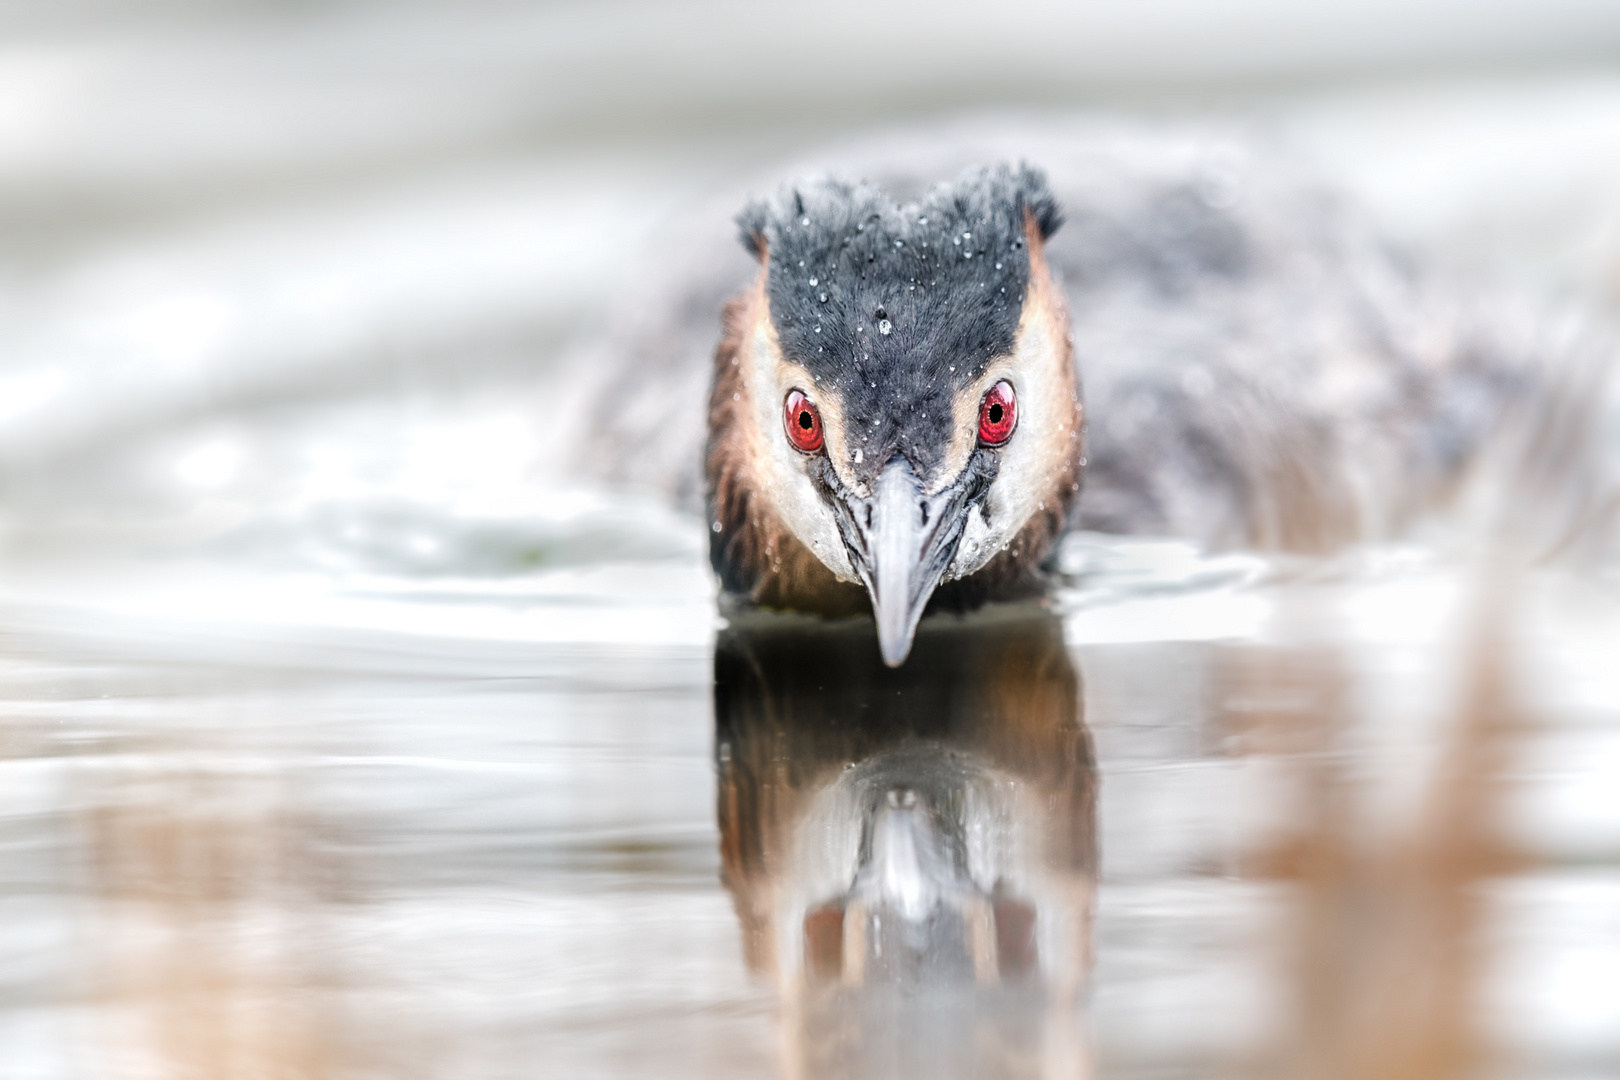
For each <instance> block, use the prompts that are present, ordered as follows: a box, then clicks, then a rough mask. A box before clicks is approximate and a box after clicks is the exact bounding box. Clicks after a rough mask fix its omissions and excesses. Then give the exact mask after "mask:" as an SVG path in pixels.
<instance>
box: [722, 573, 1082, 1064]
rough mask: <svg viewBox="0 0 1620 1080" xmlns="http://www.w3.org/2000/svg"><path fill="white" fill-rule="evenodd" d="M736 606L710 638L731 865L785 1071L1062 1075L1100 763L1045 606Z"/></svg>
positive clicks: (1070, 1037)
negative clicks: (909, 626) (898, 648)
mask: <svg viewBox="0 0 1620 1080" xmlns="http://www.w3.org/2000/svg"><path fill="white" fill-rule="evenodd" d="M868 635H869V631H863V630H862V629H861V627H860V626H859V625H858V624H850V623H848V622H814V621H810V620H805V619H800V618H792V617H783V616H773V615H769V614H758V615H753V616H749V617H747V618H742V619H738V620H734V621H733V624H732V626H731V627H730V628H728V629H727V630H725V631H723V632H722V633H721V635H720V639H719V642H718V644H717V648H716V659H715V716H716V720H715V726H716V755H717V758H718V768H719V817H720V830H721V850H722V854H723V862H724V876H725V881H726V885H727V888H728V889H729V890H730V891H731V893H732V897H733V900H734V901H735V904H736V908H737V913H738V917H739V920H740V922H741V924H742V929H743V939H744V943H745V948H746V952H747V955H748V958H749V962H750V966H751V967H752V968H754V970H756V971H757V972H759V973H761V974H763V975H768V976H770V977H772V978H773V980H774V981H775V982H776V984H777V986H778V987H779V988H780V989H781V991H782V993H783V997H784V1000H785V1001H786V1002H787V1003H788V1006H789V1010H790V1016H789V1018H788V1022H787V1025H786V1027H787V1029H788V1032H789V1051H790V1052H789V1057H790V1060H791V1062H792V1063H793V1070H792V1071H793V1072H794V1073H796V1074H806V1075H814V1076H867V1075H873V1076H879V1075H881V1076H890V1075H908V1076H909V1075H935V1076H953V1075H956V1076H1039V1075H1073V1074H1074V1073H1075V1071H1076V1070H1075V1068H1074V1066H1075V1064H1076V1061H1077V1056H1078V1055H1079V1042H1078V1037H1077V1036H1076V1035H1075V1034H1074V1032H1073V1030H1072V1027H1073V1024H1074V1023H1075V1019H1076V1018H1075V1016H1074V1009H1073V1007H1072V1006H1073V1004H1074V1001H1075V995H1076V992H1077V990H1078V989H1079V987H1080V986H1081V985H1082V984H1083V982H1084V980H1085V977H1086V972H1087V969H1088V964H1089V959H1088V958H1089V925H1090V917H1091V905H1092V896H1093V889H1094V880H1095V877H1094V875H1095V839H1094V830H1095V797H1096V794H1095V781H1094V777H1095V772H1094V765H1093V761H1092V755H1091V750H1090V742H1089V738H1088V736H1087V734H1086V731H1085V728H1084V726H1083V725H1082V723H1081V718H1080V694H1079V680H1078V677H1077V675H1076V673H1075V670H1074V667H1073V666H1072V664H1071V662H1070V660H1069V658H1068V654H1067V653H1066V651H1065V650H1064V646H1063V637H1062V628H1061V626H1060V624H1059V622H1058V620H1057V619H1056V617H1054V616H1053V615H1051V614H1050V613H1048V612H1046V611H1044V610H1042V609H1040V608H1037V607H1033V606H1030V605H1009V606H1007V607H1005V608H1002V609H1000V610H998V611H996V612H994V613H987V614H986V615H982V616H979V617H977V618H975V619H972V620H968V621H966V622H961V621H956V620H952V621H949V622H942V623H937V624H931V625H925V626H924V627H923V629H922V630H921V631H920V633H919V634H918V637H917V641H916V648H915V650H914V653H913V656H912V658H911V660H910V661H909V662H908V663H907V664H906V665H905V666H904V667H903V668H900V669H894V670H892V669H890V668H888V667H886V666H884V665H883V664H882V663H881V661H880V658H879V657H878V656H877V655H876V654H875V653H874V651H873V650H872V648H871V640H870V637H869V636H868Z"/></svg>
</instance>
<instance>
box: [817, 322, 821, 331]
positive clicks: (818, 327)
mask: <svg viewBox="0 0 1620 1080" xmlns="http://www.w3.org/2000/svg"><path fill="white" fill-rule="evenodd" d="M816 333H818V334H819V333H821V324H820V323H817V324H816Z"/></svg>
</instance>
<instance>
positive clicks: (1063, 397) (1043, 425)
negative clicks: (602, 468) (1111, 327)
mask: <svg viewBox="0 0 1620 1080" xmlns="http://www.w3.org/2000/svg"><path fill="white" fill-rule="evenodd" d="M738 220H739V224H740V225H741V228H742V235H743V241H744V244H745V245H746V246H747V247H748V248H749V250H750V251H752V252H753V253H754V254H755V256H756V257H757V258H758V259H759V261H760V264H761V270H760V274H759V276H758V278H757V279H756V281H755V282H754V285H753V287H752V288H751V289H750V290H749V291H748V292H747V293H745V294H744V295H743V296H741V297H739V298H738V299H737V300H735V301H733V303H732V305H731V306H730V307H729V308H728V310H727V316H726V323H727V325H726V335H725V338H724V340H723V341H722V343H721V347H720V349H719V351H718V353H717V355H716V373H715V382H714V390H713V395H712V398H711V408H710V440H709V449H708V481H709V507H710V520H711V522H712V525H713V528H714V537H713V544H712V548H711V550H712V554H713V559H714V563H715V566H716V569H717V570H718V571H719V573H720V576H721V579H722V582H723V583H725V584H726V585H727V587H728V588H731V589H733V590H734V591H742V592H748V593H751V594H752V595H753V597H754V599H756V600H759V601H761V602H765V603H769V604H772V605H773V606H780V607H788V608H797V609H808V610H817V609H824V608H826V607H827V606H828V604H827V597H829V596H830V595H834V594H836V593H837V592H838V589H839V585H838V583H847V585H846V586H844V587H845V588H847V587H848V585H858V586H861V587H864V591H865V592H866V594H867V595H868V596H869V597H870V601H871V606H872V610H873V614H874V615H875V616H876V620H877V627H878V637H879V643H880V646H881V649H882V652H883V657H884V659H885V660H886V661H887V662H888V663H889V664H891V665H898V664H899V663H901V662H902V661H903V660H904V659H905V657H906V655H907V653H908V652H909V650H910V646H911V640H912V636H913V634H914V632H915V629H916V625H917V621H918V619H919V618H920V617H921V615H922V613H923V610H924V608H925V607H926V606H927V604H928V601H929V599H930V597H931V596H932V595H933V594H934V592H935V590H936V589H937V588H938V587H939V586H940V584H941V583H942V582H949V581H955V580H959V579H972V578H974V577H975V576H983V577H985V578H986V580H993V581H1003V580H1011V579H1013V578H1016V577H1018V576H1019V575H1020V573H1021V572H1023V571H1027V570H1028V569H1029V568H1030V567H1032V566H1033V564H1034V563H1035V562H1036V561H1038V560H1039V558H1040V557H1041V556H1042V555H1043V554H1044V553H1045V550H1046V549H1047V547H1048V546H1049V545H1050V544H1051V542H1052V540H1053V539H1054V538H1055V537H1056V535H1057V534H1058V533H1059V532H1060V531H1061V528H1062V525H1063V521H1064V519H1065V518H1066V516H1067V512H1068V509H1069V507H1070V505H1071V504H1072V502H1073V499H1074V496H1075V493H1076V492H1077V491H1078V487H1079V469H1080V448H1081V433H1080V426H1081V410H1080V402H1079V394H1078V388H1077V383H1076V379H1075V374H1074V366H1073V362H1072V358H1071V355H1070V348H1069V341H1068V322H1067V316H1066V314H1065V307H1064V303H1063V298H1062V294H1061V292H1060V291H1059V289H1058V288H1057V287H1056V286H1055V284H1054V283H1053V281H1052V277H1051V275H1050V273H1049V272H1048V270H1047V267H1046V262H1045V259H1044V257H1043V253H1042V252H1043V245H1044V243H1045V241H1046V239H1047V238H1048V237H1049V236H1050V235H1051V234H1052V232H1053V231H1054V230H1055V229H1056V228H1057V225H1058V223H1059V220H1060V218H1059V213H1058V209H1057V206H1056V204H1055V202H1054V200H1053V199H1052V197H1051V195H1050V193H1049V192H1048V190H1047V187H1046V184H1045V181H1044V179H1043V178H1042V177H1041V175H1040V174H1039V173H1038V172H1035V171H1034V170H1031V169H1029V168H1027V167H1022V168H1011V167H1007V166H999V167H994V168H986V169H980V170H976V171H973V172H971V173H968V174H966V175H964V176H962V177H961V178H959V179H957V180H956V181H955V182H954V183H951V184H943V185H940V186H938V187H936V188H934V189H933V190H932V191H931V192H930V193H929V194H928V195H927V196H926V197H925V198H923V199H921V200H920V201H918V202H916V203H911V204H907V205H898V204H896V203H895V202H894V201H893V200H892V199H890V198H889V197H888V196H887V195H885V194H884V193H883V192H882V191H881V190H880V189H878V188H876V187H874V186H872V185H869V184H864V183H849V182H844V181H839V180H820V181H816V182H813V183H808V184H804V185H800V186H797V187H793V188H789V189H786V190H784V191H782V192H780V193H778V194H777V195H776V196H775V197H774V198H772V199H769V200H764V201H759V202H755V203H753V204H751V205H749V206H748V207H747V208H746V209H745V210H744V211H743V213H742V214H741V215H740V217H739V219H738Z"/></svg>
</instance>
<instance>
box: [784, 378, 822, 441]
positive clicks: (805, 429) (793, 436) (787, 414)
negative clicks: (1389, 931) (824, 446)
mask: <svg viewBox="0 0 1620 1080" xmlns="http://www.w3.org/2000/svg"><path fill="white" fill-rule="evenodd" d="M782 426H783V427H784V428H786V429H787V437H788V442H790V443H792V444H793V445H794V446H795V447H797V448H798V449H800V450H803V451H804V452H805V453H807V454H813V453H815V452H816V451H817V450H820V449H821V443H822V437H821V414H820V413H819V412H817V411H816V407H815V406H814V405H813V404H811V403H810V399H809V398H807V397H805V396H804V393H803V392H802V391H799V390H789V391H788V396H787V400H786V401H784V402H783V403H782Z"/></svg>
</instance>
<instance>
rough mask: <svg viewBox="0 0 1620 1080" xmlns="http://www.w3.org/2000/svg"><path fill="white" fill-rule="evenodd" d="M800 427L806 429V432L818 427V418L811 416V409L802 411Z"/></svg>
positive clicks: (800, 413)
mask: <svg viewBox="0 0 1620 1080" xmlns="http://www.w3.org/2000/svg"><path fill="white" fill-rule="evenodd" d="M799 426H800V427H802V428H804V430H806V431H809V430H810V429H811V428H813V427H815V426H816V418H815V417H813V416H811V415H810V410H809V409H802V410H800V412H799Z"/></svg>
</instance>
